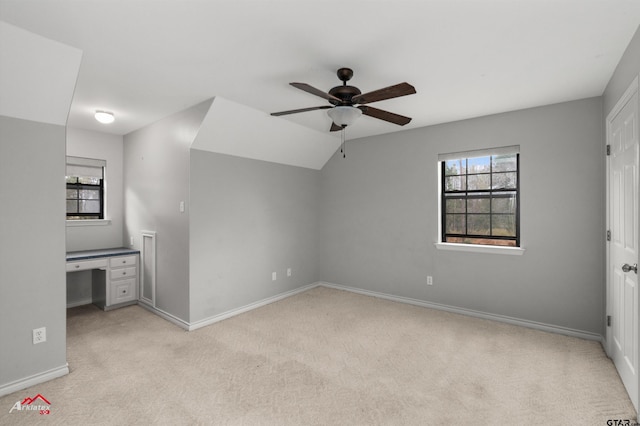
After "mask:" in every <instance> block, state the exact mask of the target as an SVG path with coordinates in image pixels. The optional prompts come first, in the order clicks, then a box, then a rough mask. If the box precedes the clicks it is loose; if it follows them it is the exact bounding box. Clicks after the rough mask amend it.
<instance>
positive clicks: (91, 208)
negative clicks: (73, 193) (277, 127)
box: [79, 200, 100, 213]
mask: <svg viewBox="0 0 640 426" xmlns="http://www.w3.org/2000/svg"><path fill="white" fill-rule="evenodd" d="M79 203H80V213H100V200H87V201H85V200H80V202H79Z"/></svg>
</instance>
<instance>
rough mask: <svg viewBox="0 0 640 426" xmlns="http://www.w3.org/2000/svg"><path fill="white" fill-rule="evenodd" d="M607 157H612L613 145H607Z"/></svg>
mask: <svg viewBox="0 0 640 426" xmlns="http://www.w3.org/2000/svg"><path fill="white" fill-rule="evenodd" d="M607 155H611V145H607Z"/></svg>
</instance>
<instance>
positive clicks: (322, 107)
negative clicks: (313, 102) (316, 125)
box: [271, 105, 333, 117]
mask: <svg viewBox="0 0 640 426" xmlns="http://www.w3.org/2000/svg"><path fill="white" fill-rule="evenodd" d="M329 108H333V107H332V106H331V105H323V106H317V107H310V108H300V109H292V110H290V111H280V112H272V113H271V115H274V116H276V117H277V116H279V115H287V114H297V113H299V112H307V111H315V110H317V109H329Z"/></svg>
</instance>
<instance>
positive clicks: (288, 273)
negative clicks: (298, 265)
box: [287, 268, 291, 277]
mask: <svg viewBox="0 0 640 426" xmlns="http://www.w3.org/2000/svg"><path fill="white" fill-rule="evenodd" d="M287 276H288V277H290V276H291V268H287Z"/></svg>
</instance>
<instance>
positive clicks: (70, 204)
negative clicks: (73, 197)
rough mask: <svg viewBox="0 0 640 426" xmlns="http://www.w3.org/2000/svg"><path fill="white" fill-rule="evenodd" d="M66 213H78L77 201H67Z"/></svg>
mask: <svg viewBox="0 0 640 426" xmlns="http://www.w3.org/2000/svg"><path fill="white" fill-rule="evenodd" d="M67 213H78V202H77V201H67Z"/></svg>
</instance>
